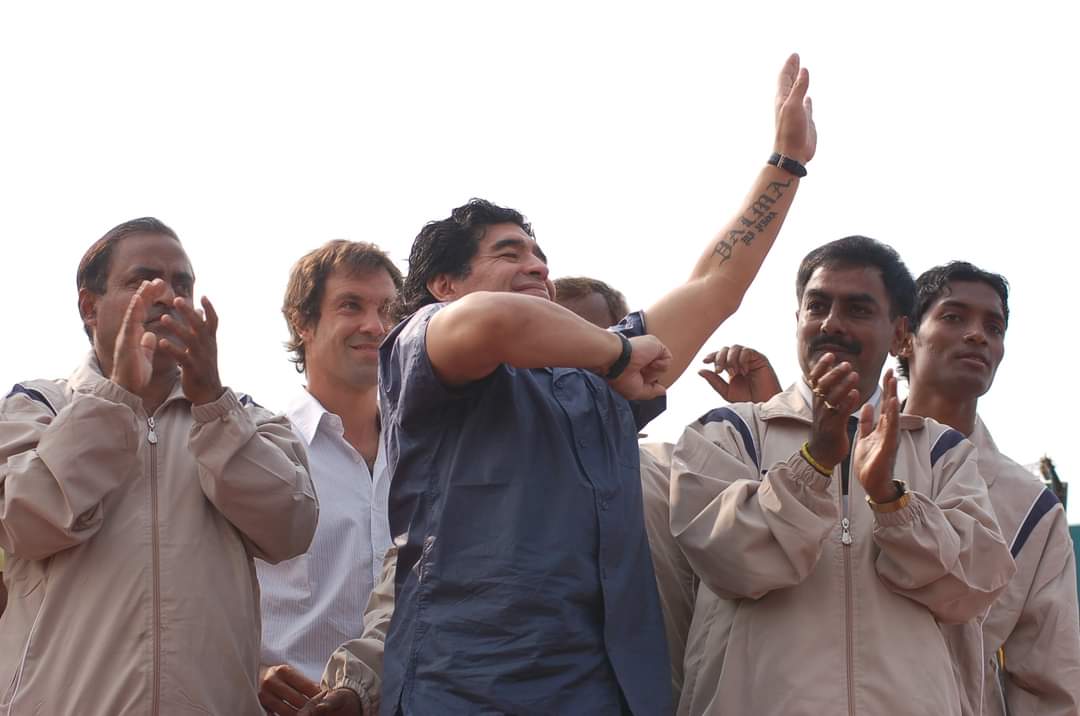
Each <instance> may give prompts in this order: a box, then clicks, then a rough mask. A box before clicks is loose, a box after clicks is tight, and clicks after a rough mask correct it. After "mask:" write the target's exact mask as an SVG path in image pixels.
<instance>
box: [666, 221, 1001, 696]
mask: <svg viewBox="0 0 1080 716" xmlns="http://www.w3.org/2000/svg"><path fill="white" fill-rule="evenodd" d="M796 293H797V297H798V301H799V303H798V310H797V314H796V315H797V334H796V335H797V340H798V351H799V364H800V367H801V368H802V378H800V379H799V380H798V381H797V382H796V384H795V385H793V386H792V387H790V388H788V389H787V390H786V391H784V392H782V393H780V394H779V395H776V396H775V397H773V398H772V399H770V400H768V401H766V402H764V403H737V404H734V405H731V406H730V407H724V408H718V409H716V410H713V411H711V412H709V413H708V414H706V415H705V416H704V417H702V418H701V419H700V420H699V421H697V422H695V423H694V424H692V425H690V426H689V427H688V428H687V429H686V431H685V432H684V434H683V436H682V438H681V440H680V441H679V443H678V445H677V446H676V447H675V450H674V453H673V455H672V458H671V460H672V464H671V487H670V491H671V493H670V529H671V535H672V536H673V537H674V540H675V542H676V543H677V545H678V547H679V548H680V550H681V553H682V556H685V559H686V562H687V563H688V564H689V566H690V568H691V569H692V571H693V573H694V575H695V576H696V578H697V580H699V586H698V587H697V589H696V591H695V592H694V593H693V594H692V596H691V598H692V599H693V603H692V604H691V605H689V607H688V608H689V610H690V613H691V614H692V617H691V620H690V623H689V627H688V636H687V638H686V642H685V653H684V654H683V659H682V674H681V676H682V682H681V685H682V689H681V699H680V703H679V709H678V712H679V713H680V714H754V715H755V716H781V715H783V716H802V715H806V716H821V715H822V714H849V715H854V714H890V715H893V714H911V715H912V716H915V715H920V716H921V715H923V714H947V715H953V714H960V713H961V688H962V687H961V684H960V683H959V682H958V680H957V678H956V677H955V675H954V668H953V664H952V661H951V659H950V653H949V650H948V648H947V646H946V643H945V639H944V637H943V636H942V634H941V630H940V629H939V623H962V622H966V621H968V620H971V619H974V618H975V617H977V616H978V615H980V614H981V613H983V612H984V611H985V610H986V609H987V607H989V606H990V604H991V603H992V602H993V601H994V598H995V597H996V596H997V595H998V594H999V593H1000V592H1001V591H1002V590H1003V589H1004V588H1005V586H1006V585H1007V583H1008V581H1009V578H1010V577H1011V576H1012V574H1013V572H1014V569H1015V567H1014V565H1013V561H1012V559H1011V557H1010V555H1009V549H1008V546H1007V545H1006V544H1005V541H1004V540H1003V539H1002V536H1001V534H1000V532H999V530H998V527H997V524H996V522H995V520H994V513H993V510H992V508H991V506H990V500H989V498H988V496H987V492H986V486H985V484H984V483H983V480H982V478H981V477H980V476H979V473H978V470H977V466H976V455H975V449H974V447H973V446H972V445H971V443H970V442H968V441H967V440H966V439H965V438H964V436H963V435H962V434H961V433H959V432H957V431H956V430H953V429H951V428H949V427H947V426H943V425H940V424H938V423H936V422H934V421H933V420H927V419H923V418H921V417H916V416H911V415H901V414H900V412H899V402H898V400H897V396H896V379H895V378H894V377H893V376H892V372H891V371H888V372H886V374H885V377H884V379H883V380H882V384H881V387H880V388H879V387H878V386H877V384H878V378H879V376H880V375H881V369H882V366H883V364H884V361H885V358H886V357H887V355H888V354H889V353H890V352H891V353H893V354H895V353H896V352H897V351H898V350H899V349H900V347H901V345H902V342H903V340H904V338H905V335H906V326H907V321H908V317H909V316H910V315H911V311H912V304H913V302H914V281H913V280H912V278H911V275H910V273H908V271H907V269H906V268H905V267H904V265H903V263H902V262H901V261H900V259H899V257H898V256H897V255H896V252H895V251H893V250H892V249H890V248H888V247H886V246H884V245H883V244H880V243H878V242H876V241H873V240H871V239H867V238H865V237H848V238H846V239H841V240H839V241H836V242H833V243H830V244H826V245H825V246H823V247H820V248H818V249H815V250H814V251H812V252H811V253H810V254H809V255H808V256H807V257H806V258H805V259H804V260H803V262H802V264H801V266H800V268H799V272H798V278H797V282H796ZM746 372H747V373H748V374H749V373H750V372H753V370H752V367H751V366H750V365H749V364H748V366H747V367H746ZM658 571H659V572H661V574H662V577H661V578H662V579H663V578H664V576H663V570H660V569H658ZM668 571H669V572H670V574H669V575H668V576H669V577H671V578H673V579H675V580H676V581H677V582H679V581H681V582H683V583H684V582H685V579H683V578H682V577H681V576H680V575H681V574H682V573H683V570H681V569H680V568H679V567H678V565H675V567H674V568H673V569H671V570H668ZM671 593H673V594H676V595H677V594H679V593H685V590H683V589H680V588H676V589H673V590H671ZM674 621H676V622H677V621H678V620H674ZM676 684H678V679H676Z"/></svg>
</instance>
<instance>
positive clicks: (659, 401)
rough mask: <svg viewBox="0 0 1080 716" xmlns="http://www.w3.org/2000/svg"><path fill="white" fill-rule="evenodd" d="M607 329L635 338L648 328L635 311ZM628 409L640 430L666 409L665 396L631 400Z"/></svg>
mask: <svg viewBox="0 0 1080 716" xmlns="http://www.w3.org/2000/svg"><path fill="white" fill-rule="evenodd" d="M608 330H609V331H612V332H613V333H619V334H622V335H624V336H626V337H627V338H637V337H638V336H644V335H647V334H648V330H647V329H646V327H645V314H644V312H642V311H635V312H634V313H630V314H627V316H626V317H625V318H623V319H622V320H621V321H619V322H618V323H616V324H615V325H614V326H612V327H611V328H609V329H608ZM630 410H631V411H632V412H633V414H634V423H635V424H636V425H637V429H638V430H641V429H642V428H644V427H645V426H646V425H648V424H649V423H650V422H652V420H654V419H655V418H656V417H657V416H659V415H660V413H662V412H664V411H665V410H667V396H666V395H661V396H660V397H659V398H653V399H652V400H631V401H630Z"/></svg>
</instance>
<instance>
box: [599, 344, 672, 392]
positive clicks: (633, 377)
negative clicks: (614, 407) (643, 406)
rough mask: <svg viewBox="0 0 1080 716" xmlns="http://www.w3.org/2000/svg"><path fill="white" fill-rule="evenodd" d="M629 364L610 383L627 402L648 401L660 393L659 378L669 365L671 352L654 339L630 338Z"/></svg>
mask: <svg viewBox="0 0 1080 716" xmlns="http://www.w3.org/2000/svg"><path fill="white" fill-rule="evenodd" d="M630 347H631V353H630V363H629V364H628V365H627V366H626V369H625V370H624V371H623V372H622V374H621V375H620V376H619V377H618V378H616V379H615V380H613V381H610V382H611V387H612V388H613V389H614V390H615V392H616V393H618V394H619V395H621V396H622V397H624V398H626V399H627V400H650V399H652V398H659V397H660V396H661V395H663V394H664V392H665V390H664V385H663V384H662V383H661V382H660V377H661V376H662V375H663V374H664V373H665V372H666V371H667V369H668V367H669V366H670V365H671V351H669V350H668V349H667V346H665V345H664V344H663V343H661V342H660V339H658V338H656V337H655V336H648V335H646V336H637V337H635V338H631V339H630Z"/></svg>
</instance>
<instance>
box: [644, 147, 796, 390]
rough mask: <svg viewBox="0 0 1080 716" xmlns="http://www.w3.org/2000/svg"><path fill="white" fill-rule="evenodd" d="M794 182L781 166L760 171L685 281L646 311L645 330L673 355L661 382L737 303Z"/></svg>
mask: <svg viewBox="0 0 1080 716" xmlns="http://www.w3.org/2000/svg"><path fill="white" fill-rule="evenodd" d="M798 186H799V179H798V178H797V177H795V176H792V175H791V174H789V173H787V172H786V171H784V170H782V169H778V168H777V167H773V166H766V167H765V168H764V169H762V170H761V173H760V174H758V177H757V179H756V180H755V182H754V184H753V186H752V187H751V190H750V193H749V195H748V196H747V198H746V200H745V201H744V202H743V205H742V208H741V210H740V212H739V213H738V214H737V215H736V217H735V218H734V219H732V220H731V221H730V222H729V223H728V224H727V226H725V227H724V228H723V230H721V231H720V233H719V234H718V235H717V236H716V238H714V239H713V240H712V241H710V242H709V244H708V245H707V246H706V247H705V249H704V250H703V251H702V254H701V256H700V257H699V258H698V260H697V263H695V264H694V269H693V272H692V273H691V275H690V278H689V279H688V280H687V282H686V283H684V284H683V285H681V286H679V287H677V288H676V289H674V290H673V291H671V292H669V293H668V294H667V295H665V296H664V297H663V298H661V299H660V300H659V301H658V302H657V303H656V304H655V305H654V306H652V307H651V308H650V309H649V310H648V312H647V314H646V317H647V321H648V326H649V332H650V333H652V334H653V335H655V336H656V337H657V338H659V339H660V340H661V342H663V343H664V344H665V345H666V346H667V347H668V348H669V349H670V350H671V353H672V357H673V360H672V364H671V367H670V369H669V370H668V371H667V373H666V374H665V375H664V377H663V378H662V379H661V382H662V383H664V384H665V385H671V384H672V383H674V382H675V380H676V379H677V378H678V377H679V376H680V375H682V373H683V371H684V370H686V367H687V366H688V365H689V364H690V361H691V360H693V358H694V356H695V355H696V354H697V352H698V351H699V350H701V347H702V346H703V345H704V344H705V341H707V340H708V339H709V337H710V336H711V335H712V334H713V332H715V331H716V329H717V328H718V327H719V326H720V324H722V323H723V322H724V321H725V320H726V319H727V318H728V317H729V316H731V315H732V314H733V313H734V312H735V310H736V309H737V308H738V307H739V304H740V303H741V302H742V298H743V296H744V295H745V294H746V291H747V289H748V288H749V287H750V284H751V282H753V280H754V277H755V276H757V273H758V270H759V269H760V268H761V264H762V263H763V262H764V261H765V256H766V255H767V254H768V253H769V249H771V248H772V245H773V242H775V240H776V236H777V234H778V233H779V231H780V227H781V226H782V225H783V223H784V219H785V218H786V217H787V213H788V210H789V209H790V208H791V203H792V200H793V199H794V197H795V192H796V190H797V189H798Z"/></svg>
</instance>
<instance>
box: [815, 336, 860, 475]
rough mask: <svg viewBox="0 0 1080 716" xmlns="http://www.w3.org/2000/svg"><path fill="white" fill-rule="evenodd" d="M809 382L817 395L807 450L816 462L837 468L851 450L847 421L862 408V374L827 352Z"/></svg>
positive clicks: (816, 365) (819, 361) (820, 359)
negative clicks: (860, 397) (860, 402)
mask: <svg viewBox="0 0 1080 716" xmlns="http://www.w3.org/2000/svg"><path fill="white" fill-rule="evenodd" d="M807 379H808V382H809V384H810V389H811V390H812V391H813V392H814V408H813V410H814V422H813V426H812V427H811V429H810V440H809V445H808V446H807V447H808V449H809V450H810V455H811V456H813V458H814V459H815V460H817V461H818V462H820V463H821V464H822V465H824V466H826V467H835V466H836V465H838V464H839V463H840V461H841V460H843V459H844V458H845V457H847V454H848V450H850V449H851V445H850V441H849V440H848V435H847V419H848V416H849V415H851V413H852V411H854V410H855V408H857V407H858V406H859V374H858V373H856V372H855V369H854V368H852V367H851V364H850V363H848V362H847V361H845V362H843V363H841V364H840V365H836V356H835V355H833V354H832V353H826V354H824V355H823V356H821V358H819V359H818V362H817V363H815V364H814V367H813V368H811V369H810V375H808V376H807Z"/></svg>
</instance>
